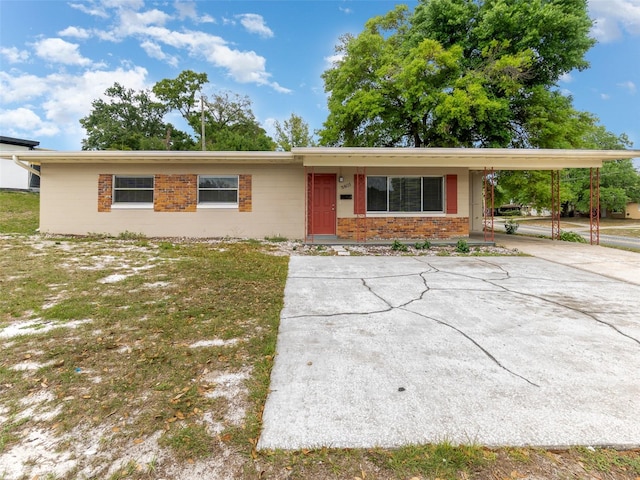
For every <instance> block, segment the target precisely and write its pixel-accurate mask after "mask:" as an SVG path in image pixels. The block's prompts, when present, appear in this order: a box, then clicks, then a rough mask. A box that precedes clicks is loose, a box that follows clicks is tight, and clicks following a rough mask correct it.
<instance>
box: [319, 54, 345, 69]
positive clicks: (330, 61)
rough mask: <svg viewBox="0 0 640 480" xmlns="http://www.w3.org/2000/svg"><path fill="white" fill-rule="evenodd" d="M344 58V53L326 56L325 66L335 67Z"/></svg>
mask: <svg viewBox="0 0 640 480" xmlns="http://www.w3.org/2000/svg"><path fill="white" fill-rule="evenodd" d="M343 58H344V54H343V53H336V54H335V55H330V56H328V57H324V63H325V68H333V67H335V66H336V65H337V64H338V63H340V62H341V61H342V59H343Z"/></svg>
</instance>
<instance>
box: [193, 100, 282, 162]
mask: <svg viewBox="0 0 640 480" xmlns="http://www.w3.org/2000/svg"><path fill="white" fill-rule="evenodd" d="M204 117H205V139H206V149H207V150H241V151H249V150H256V151H259V150H275V148H276V144H275V142H274V141H273V140H272V139H271V137H269V136H268V135H267V132H266V131H265V130H264V129H263V128H262V127H261V126H260V124H259V123H258V122H257V120H256V119H255V116H254V114H253V111H252V110H251V100H250V99H249V97H247V96H244V97H243V96H240V95H238V94H232V93H229V92H225V93H220V94H215V95H213V96H212V97H211V98H210V99H209V100H207V101H205V111H204Z"/></svg>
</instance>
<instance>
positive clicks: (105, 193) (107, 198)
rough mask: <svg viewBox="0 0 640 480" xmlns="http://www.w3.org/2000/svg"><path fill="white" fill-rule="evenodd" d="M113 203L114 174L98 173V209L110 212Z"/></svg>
mask: <svg viewBox="0 0 640 480" xmlns="http://www.w3.org/2000/svg"><path fill="white" fill-rule="evenodd" d="M111 203H113V175H112V174H110V173H101V174H100V175H98V211H99V212H110V211H111Z"/></svg>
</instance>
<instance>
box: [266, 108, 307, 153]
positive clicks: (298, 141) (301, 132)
mask: <svg viewBox="0 0 640 480" xmlns="http://www.w3.org/2000/svg"><path fill="white" fill-rule="evenodd" d="M274 126H275V129H276V138H275V141H276V144H277V145H278V147H277V148H278V149H280V150H283V151H285V152H289V151H291V149H292V148H293V147H312V146H314V145H315V142H314V140H313V136H312V135H311V134H310V133H309V124H308V123H306V122H305V121H304V120H303V118H302V117H300V116H299V115H296V114H295V113H292V114H291V116H290V117H289V118H288V119H287V120H285V121H284V122H283V123H280V122H279V121H278V120H276V122H275V124H274Z"/></svg>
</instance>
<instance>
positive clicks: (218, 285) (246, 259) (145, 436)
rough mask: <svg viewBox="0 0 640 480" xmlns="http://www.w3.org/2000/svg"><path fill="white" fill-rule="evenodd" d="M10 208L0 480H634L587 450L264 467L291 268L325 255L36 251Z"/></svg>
mask: <svg viewBox="0 0 640 480" xmlns="http://www.w3.org/2000/svg"><path fill="white" fill-rule="evenodd" d="M13 195H26V194H13V193H11V194H7V193H3V192H0V232H2V235H0V345H1V346H2V352H3V355H2V359H1V360H0V479H3V480H13V479H34V478H38V479H49V480H53V479H83V478H96V479H98V478H100V479H111V480H115V479H123V478H128V479H129V478H130V479H169V478H172V479H202V478H218V479H226V478H228V479H262V478H264V479H285V478H286V479H334V478H341V479H342V478H344V479H354V478H359V479H362V480H365V479H395V478H406V479H413V478H417V479H433V478H441V479H445V478H447V479H464V478H479V479H494V478H549V479H554V478H557V479H561V478H602V479H614V478H616V479H618V478H621V479H632V480H633V479H636V480H637V478H638V477H640V452H639V451H627V452H618V451H614V450H606V449H605V450H601V449H591V448H588V447H586V446H585V447H579V448H574V449H570V450H565V451H548V450H543V449H533V448H527V449H522V448H502V449H488V448H484V447H481V446H460V447H455V446H451V445H449V444H447V443H443V444H438V445H426V446H408V447H406V448H402V449H397V450H383V449H370V450H358V449H341V450H336V449H319V450H314V451H307V450H303V451H295V452H258V451H256V450H255V448H254V446H255V444H256V441H257V438H258V436H259V433H260V419H261V411H262V408H263V405H264V401H265V399H266V395H267V392H268V386H269V374H270V371H271V367H272V364H273V358H274V354H275V342H276V336H277V329H278V324H279V313H280V310H281V308H282V302H283V289H284V284H285V280H286V275H287V266H288V257H287V255H286V254H290V253H293V252H295V253H296V254H298V253H300V252H305V253H317V254H326V253H327V252H326V251H325V250H322V249H317V250H313V249H305V248H304V247H303V246H302V245H301V244H299V243H295V242H293V243H291V242H289V245H293V248H295V250H292V249H291V248H292V247H287V248H288V250H287V249H285V248H284V247H283V243H284V242H277V241H257V240H242V241H225V240H211V241H198V242H195V241H193V242H192V241H181V242H179V241H169V240H166V239H165V240H163V239H146V238H142V237H140V236H138V235H135V234H127V235H123V236H122V238H117V239H116V238H98V237H93V238H66V237H49V236H41V235H37V234H34V231H35V228H36V226H37V221H36V223H35V225H36V226H34V220H33V219H34V217H35V218H36V219H37V212H36V213H35V214H34V212H33V208H34V205H37V198H34V196H29V195H26V196H21V197H20V198H18V199H17V200H16V202H17V203H16V202H14V201H13V200H15V199H16V197H13V198H12V201H11V202H9V201H7V200H6V199H7V198H8V197H11V196H13ZM20 205H22V206H20ZM9 206H10V207H9ZM12 230H13V231H15V233H13V232H11V231H12Z"/></svg>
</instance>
